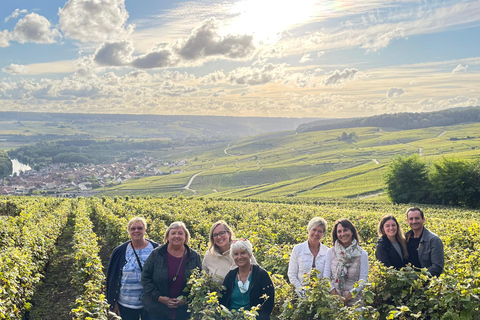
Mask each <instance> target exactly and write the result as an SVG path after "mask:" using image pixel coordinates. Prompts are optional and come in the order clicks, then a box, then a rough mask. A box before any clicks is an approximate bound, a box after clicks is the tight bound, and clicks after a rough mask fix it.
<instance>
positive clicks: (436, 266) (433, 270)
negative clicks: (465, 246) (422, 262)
mask: <svg viewBox="0 0 480 320" xmlns="http://www.w3.org/2000/svg"><path fill="white" fill-rule="evenodd" d="M430 248H431V260H432V265H431V266H429V267H428V268H427V270H428V272H430V274H431V275H432V276H437V277H438V276H440V274H442V272H443V268H444V266H445V256H444V251H443V242H442V240H441V239H440V238H439V237H434V238H433V239H432V241H431V243H430Z"/></svg>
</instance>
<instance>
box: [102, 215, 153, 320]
mask: <svg viewBox="0 0 480 320" xmlns="http://www.w3.org/2000/svg"><path fill="white" fill-rule="evenodd" d="M146 229H147V222H146V221H145V219H144V218H141V217H134V218H132V219H131V220H130V221H129V222H128V225H127V230H128V234H129V235H130V240H129V241H127V242H125V243H123V244H121V245H119V246H118V247H116V248H115V249H114V250H113V253H112V256H111V257H110V261H109V263H108V269H107V300H108V303H109V304H110V310H112V311H113V312H114V313H115V314H116V315H118V316H120V317H121V318H122V319H123V320H130V319H132V320H138V319H139V318H140V317H142V319H146V318H144V317H143V315H142V314H143V301H142V298H143V287H142V284H141V276H142V269H143V264H144V263H145V261H146V260H147V258H148V256H149V255H150V253H151V252H152V251H153V249H154V248H156V247H158V243H156V242H153V241H151V240H147V239H145V233H146Z"/></svg>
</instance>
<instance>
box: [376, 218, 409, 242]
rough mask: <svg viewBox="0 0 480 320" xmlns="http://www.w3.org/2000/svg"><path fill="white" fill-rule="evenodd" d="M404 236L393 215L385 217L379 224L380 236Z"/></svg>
mask: <svg viewBox="0 0 480 320" xmlns="http://www.w3.org/2000/svg"><path fill="white" fill-rule="evenodd" d="M399 234H401V235H403V231H402V227H401V226H400V224H398V221H397V219H396V218H395V217H394V216H392V215H386V216H384V217H383V218H382V219H381V220H380V222H379V224H378V236H379V237H382V236H385V237H389V238H390V237H395V238H397V237H398V235H399Z"/></svg>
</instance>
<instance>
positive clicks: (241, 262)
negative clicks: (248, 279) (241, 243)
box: [232, 249, 251, 268]
mask: <svg viewBox="0 0 480 320" xmlns="http://www.w3.org/2000/svg"><path fill="white" fill-rule="evenodd" d="M232 256H233V261H235V264H236V265H237V266H238V267H239V268H241V267H249V266H250V258H251V256H250V254H249V253H248V251H247V250H245V249H238V250H235V251H234V252H233V254H232Z"/></svg>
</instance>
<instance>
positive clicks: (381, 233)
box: [378, 214, 408, 259]
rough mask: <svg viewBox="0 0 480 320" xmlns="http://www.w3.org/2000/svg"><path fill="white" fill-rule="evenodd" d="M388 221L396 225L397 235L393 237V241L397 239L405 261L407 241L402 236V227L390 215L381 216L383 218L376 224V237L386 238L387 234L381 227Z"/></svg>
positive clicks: (406, 257)
mask: <svg viewBox="0 0 480 320" xmlns="http://www.w3.org/2000/svg"><path fill="white" fill-rule="evenodd" d="M388 220H393V221H395V223H396V224H397V234H396V235H395V239H397V242H398V243H399V244H400V246H401V247H402V250H403V257H404V258H405V259H408V250H407V241H406V240H405V236H404V234H403V230H402V227H401V226H400V224H399V223H398V221H397V219H396V218H395V217H394V216H392V215H391V214H387V215H385V216H383V218H382V219H381V220H380V222H379V223H378V237H380V238H381V237H386V236H387V234H386V233H385V229H384V228H383V226H384V225H385V223H386V222H387V221H388Z"/></svg>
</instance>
